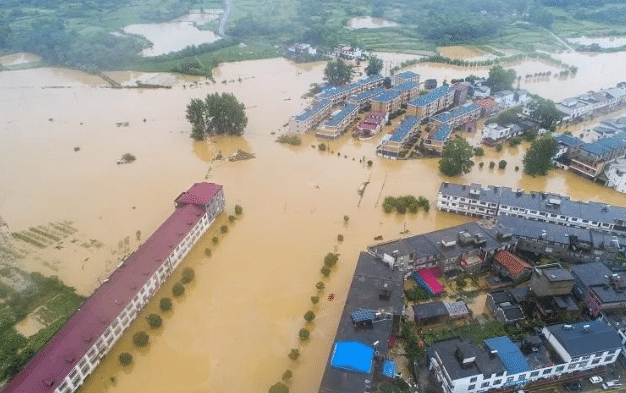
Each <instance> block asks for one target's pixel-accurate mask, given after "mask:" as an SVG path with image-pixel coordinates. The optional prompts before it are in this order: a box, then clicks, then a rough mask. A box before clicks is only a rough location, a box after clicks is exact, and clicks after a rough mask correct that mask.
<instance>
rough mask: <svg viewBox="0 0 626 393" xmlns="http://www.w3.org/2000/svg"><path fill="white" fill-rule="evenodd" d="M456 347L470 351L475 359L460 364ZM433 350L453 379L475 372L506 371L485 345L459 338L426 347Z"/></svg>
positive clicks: (486, 373)
mask: <svg viewBox="0 0 626 393" xmlns="http://www.w3.org/2000/svg"><path fill="white" fill-rule="evenodd" d="M457 349H460V350H461V351H460V352H465V353H468V352H470V353H471V354H472V355H474V356H475V357H476V359H475V360H474V361H473V362H468V363H466V364H465V365H462V364H461V362H459V360H458V358H457ZM435 351H436V352H437V354H438V355H439V357H440V358H441V361H442V362H443V364H444V366H445V368H446V371H447V372H448V375H449V376H450V378H452V379H453V380H455V379H461V378H466V377H471V376H474V375H477V374H484V375H492V374H498V373H502V372H504V371H506V368H505V367H504V363H502V360H501V359H500V358H499V357H498V356H491V354H490V353H489V352H488V351H487V349H485V347H482V346H481V347H477V346H475V345H473V344H471V343H469V342H468V341H464V340H461V339H460V338H453V339H450V340H446V341H440V342H438V343H435V344H433V345H432V346H431V347H430V348H429V349H428V352H429V353H432V352H435ZM429 357H430V356H429Z"/></svg>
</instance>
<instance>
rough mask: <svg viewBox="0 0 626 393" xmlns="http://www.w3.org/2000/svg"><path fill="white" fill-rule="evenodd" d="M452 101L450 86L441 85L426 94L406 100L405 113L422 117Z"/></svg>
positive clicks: (449, 104) (447, 105) (437, 110)
mask: <svg viewBox="0 0 626 393" xmlns="http://www.w3.org/2000/svg"><path fill="white" fill-rule="evenodd" d="M453 102H454V89H453V88H451V87H450V86H441V87H439V88H437V89H435V90H433V91H431V92H429V93H427V94H426V95H423V96H421V97H418V98H415V99H413V100H411V101H409V102H408V104H407V113H408V114H409V115H411V116H418V117H422V118H426V117H430V116H432V115H434V114H436V113H437V112H440V111H442V110H444V109H446V108H448V107H449V106H451V105H452V104H453Z"/></svg>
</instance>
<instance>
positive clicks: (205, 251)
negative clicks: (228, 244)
mask: <svg viewBox="0 0 626 393" xmlns="http://www.w3.org/2000/svg"><path fill="white" fill-rule="evenodd" d="M211 254H212V252H211V249H210V248H205V249H204V255H206V256H207V257H210V256H211Z"/></svg>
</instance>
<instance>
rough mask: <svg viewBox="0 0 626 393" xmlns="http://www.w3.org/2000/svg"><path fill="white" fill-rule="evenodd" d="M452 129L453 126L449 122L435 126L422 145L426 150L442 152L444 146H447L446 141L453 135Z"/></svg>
mask: <svg viewBox="0 0 626 393" xmlns="http://www.w3.org/2000/svg"><path fill="white" fill-rule="evenodd" d="M452 131H453V129H452V126H450V125H449V124H442V125H440V126H439V127H436V128H433V129H432V130H431V131H430V132H429V133H428V135H427V136H426V137H425V138H424V139H423V142H424V143H423V145H422V147H423V148H424V149H426V150H431V151H433V152H435V153H439V154H441V153H442V152H443V148H444V147H445V146H446V142H448V139H450V135H452Z"/></svg>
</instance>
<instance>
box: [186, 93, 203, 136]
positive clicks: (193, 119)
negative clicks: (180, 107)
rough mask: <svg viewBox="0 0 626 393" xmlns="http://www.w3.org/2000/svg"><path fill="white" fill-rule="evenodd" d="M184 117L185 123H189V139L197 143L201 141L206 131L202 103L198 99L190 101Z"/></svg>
mask: <svg viewBox="0 0 626 393" xmlns="http://www.w3.org/2000/svg"><path fill="white" fill-rule="evenodd" d="M185 115H186V116H185V117H186V118H187V121H188V122H189V123H191V137H192V138H193V139H195V140H198V141H199V140H202V139H203V138H204V135H205V130H206V117H205V106H204V101H202V100H201V99H199V98H194V99H192V100H191V102H190V103H189V105H187V111H186V113H185Z"/></svg>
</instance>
